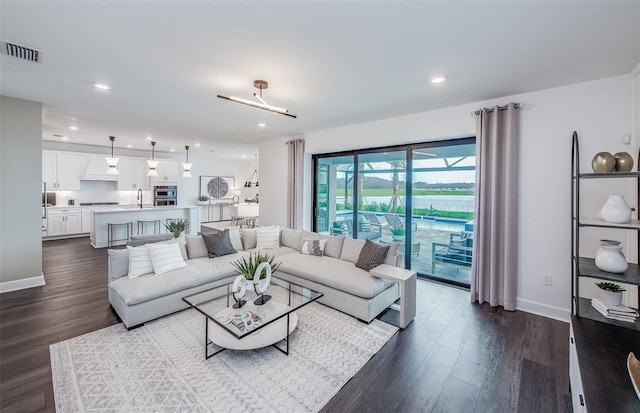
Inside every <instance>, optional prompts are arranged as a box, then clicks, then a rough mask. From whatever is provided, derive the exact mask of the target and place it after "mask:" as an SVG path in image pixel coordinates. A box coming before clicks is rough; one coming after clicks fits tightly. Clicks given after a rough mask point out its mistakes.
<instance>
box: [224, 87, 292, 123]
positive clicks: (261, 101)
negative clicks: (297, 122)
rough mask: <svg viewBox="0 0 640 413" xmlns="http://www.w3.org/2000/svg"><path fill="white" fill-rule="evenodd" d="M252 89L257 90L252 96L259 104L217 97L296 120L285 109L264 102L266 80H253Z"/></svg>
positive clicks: (240, 99)
mask: <svg viewBox="0 0 640 413" xmlns="http://www.w3.org/2000/svg"><path fill="white" fill-rule="evenodd" d="M253 87H255V88H256V89H258V90H259V92H258V93H254V94H253V96H255V97H256V99H258V100H259V102H254V101H252V100H247V99H242V98H237V97H234V96H228V97H227V96H222V95H218V97H219V98H220V99H226V100H230V101H232V102H236V103H241V104H243V105H247V106H253V107H254V108H258V109H263V110H268V111H269V112H273V113H278V114H280V115H285V116H289V117H291V118H297V116H296V115H292V114H290V113H289V111H288V110H287V109H283V108H279V107H277V106H272V105H270V104H268V103H267V102H265V100H264V99H263V98H262V91H263V90H264V89H267V88H268V87H269V83H268V82H267V81H266V80H254V81H253Z"/></svg>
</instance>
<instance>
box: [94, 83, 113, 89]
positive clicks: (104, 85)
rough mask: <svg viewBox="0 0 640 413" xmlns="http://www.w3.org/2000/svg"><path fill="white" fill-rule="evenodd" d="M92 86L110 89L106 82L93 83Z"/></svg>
mask: <svg viewBox="0 0 640 413" xmlns="http://www.w3.org/2000/svg"><path fill="white" fill-rule="evenodd" d="M93 87H95V88H96V89H100V90H109V89H111V86H109V85H107V84H106V83H94V84H93Z"/></svg>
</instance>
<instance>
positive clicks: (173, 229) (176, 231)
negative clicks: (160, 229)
mask: <svg viewBox="0 0 640 413" xmlns="http://www.w3.org/2000/svg"><path fill="white" fill-rule="evenodd" d="M164 227H165V228H166V229H167V232H170V233H172V234H173V236H174V238H178V237H179V236H180V234H182V233H183V232H186V231H189V228H190V224H189V221H187V220H186V219H178V220H174V221H169V222H167V223H165V224H164Z"/></svg>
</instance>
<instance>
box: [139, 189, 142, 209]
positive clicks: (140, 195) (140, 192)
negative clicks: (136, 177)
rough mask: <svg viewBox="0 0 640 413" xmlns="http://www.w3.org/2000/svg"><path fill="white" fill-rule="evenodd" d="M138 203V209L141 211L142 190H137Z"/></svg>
mask: <svg viewBox="0 0 640 413" xmlns="http://www.w3.org/2000/svg"><path fill="white" fill-rule="evenodd" d="M138 201H140V209H142V189H138Z"/></svg>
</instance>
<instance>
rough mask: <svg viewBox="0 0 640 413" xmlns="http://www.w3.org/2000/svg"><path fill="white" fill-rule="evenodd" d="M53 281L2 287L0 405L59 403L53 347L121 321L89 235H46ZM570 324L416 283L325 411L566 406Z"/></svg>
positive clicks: (18, 407) (48, 406) (19, 407)
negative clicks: (377, 346) (398, 320)
mask: <svg viewBox="0 0 640 413" xmlns="http://www.w3.org/2000/svg"><path fill="white" fill-rule="evenodd" d="M43 245H44V248H43V260H44V263H43V264H44V274H45V279H46V282H47V285H46V286H44V287H38V288H32V289H28V290H23V291H15V292H11V293H5V294H2V295H0V410H1V411H2V412H39V411H54V408H55V405H54V398H53V388H52V383H51V367H50V360H49V345H50V344H53V343H56V342H59V341H62V340H65V339H68V338H71V337H75V336H78V335H81V334H84V333H87V332H90V331H95V330H98V329H101V328H104V327H107V326H109V325H112V324H116V323H118V318H117V316H116V315H115V313H114V312H113V311H112V310H111V308H110V307H109V303H108V301H107V282H106V278H107V275H106V274H107V253H106V249H100V250H95V249H93V248H92V247H91V246H89V242H88V240H87V238H76V239H70V240H61V241H47V242H45V243H44V244H43ZM568 334H569V327H568V324H566V323H562V322H559V321H555V320H551V319H547V318H544V317H539V316H535V315H532V314H527V313H523V312H506V311H503V310H502V309H500V308H498V309H496V308H491V307H489V306H487V305H483V306H479V305H474V304H470V303H469V302H468V293H467V292H466V291H462V290H459V289H455V288H450V287H446V286H442V285H439V284H435V283H430V282H426V281H420V282H418V308H417V316H416V319H415V320H414V322H413V323H411V324H410V325H409V327H408V328H407V329H406V330H404V331H400V332H399V333H398V334H396V335H395V336H394V337H393V338H392V339H391V340H390V341H389V342H388V343H387V344H386V345H385V346H384V347H383V348H382V349H381V351H380V352H379V353H378V354H376V355H375V356H374V357H373V358H372V359H371V360H370V361H369V363H367V365H366V366H365V367H364V368H363V369H362V370H361V371H360V372H358V373H357V374H356V376H354V377H353V378H352V379H351V380H350V381H349V382H348V383H347V384H346V385H345V386H344V388H342V390H340V392H338V394H337V395H336V396H335V397H334V398H333V399H332V400H331V401H330V402H329V403H327V405H326V406H325V407H324V408H323V410H322V411H324V412H420V411H424V412H473V411H477V412H515V411H519V412H565V411H571V406H570V404H571V398H570V395H569V384H568Z"/></svg>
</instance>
